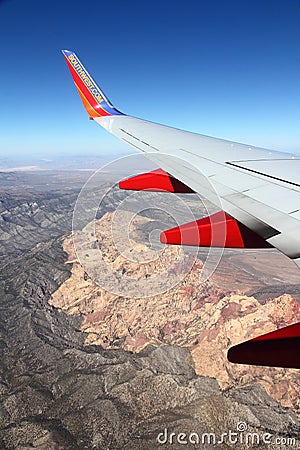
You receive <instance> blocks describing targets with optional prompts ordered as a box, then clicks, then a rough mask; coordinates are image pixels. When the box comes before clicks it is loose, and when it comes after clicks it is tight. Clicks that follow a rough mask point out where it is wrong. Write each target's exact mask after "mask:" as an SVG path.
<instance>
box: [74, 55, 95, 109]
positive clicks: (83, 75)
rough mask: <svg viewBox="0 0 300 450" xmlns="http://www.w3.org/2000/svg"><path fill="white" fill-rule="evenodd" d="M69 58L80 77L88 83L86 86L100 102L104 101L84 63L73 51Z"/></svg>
mask: <svg viewBox="0 0 300 450" xmlns="http://www.w3.org/2000/svg"><path fill="white" fill-rule="evenodd" d="M68 60H69V61H70V63H71V64H72V66H73V67H74V69H75V70H76V72H77V73H78V75H79V76H80V78H81V79H82V81H83V82H84V84H85V85H86V87H87V88H88V89H89V90H90V92H91V93H92V95H93V97H94V98H95V99H96V100H97V101H98V103H102V102H103V98H102V97H101V94H100V93H99V91H98V89H97V88H96V87H95V86H94V84H93V83H92V81H91V79H90V77H89V76H88V75H87V73H86V71H85V70H84V68H83V67H82V65H81V64H80V62H79V61H78V59H77V58H76V56H75V55H74V54H73V53H71V54H70V55H69V56H68Z"/></svg>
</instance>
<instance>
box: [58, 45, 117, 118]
mask: <svg viewBox="0 0 300 450" xmlns="http://www.w3.org/2000/svg"><path fill="white" fill-rule="evenodd" d="M62 53H63V55H64V57H65V59H66V62H67V65H68V67H69V70H70V72H71V75H72V77H73V80H74V83H75V86H76V88H77V90H78V93H79V95H80V98H81V100H82V103H83V106H84V107H85V109H86V111H87V113H88V115H89V116H90V119H94V117H102V116H116V115H118V116H119V115H123V114H122V113H121V112H120V111H118V110H117V109H116V108H114V107H113V105H112V104H111V103H110V101H109V100H108V98H107V97H106V96H105V95H104V93H103V92H102V91H101V89H100V88H99V87H98V86H97V84H96V83H95V81H94V80H93V78H92V77H91V76H90V74H89V73H88V71H87V70H86V69H85V67H84V66H83V65H82V63H81V61H80V60H79V58H78V57H77V56H76V54H75V53H74V52H71V51H69V50H62Z"/></svg>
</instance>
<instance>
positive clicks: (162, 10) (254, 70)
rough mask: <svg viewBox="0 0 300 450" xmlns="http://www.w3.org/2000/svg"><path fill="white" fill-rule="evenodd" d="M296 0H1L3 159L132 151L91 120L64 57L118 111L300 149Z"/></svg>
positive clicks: (0, 142) (0, 144) (299, 35)
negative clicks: (71, 58)
mask: <svg viewBox="0 0 300 450" xmlns="http://www.w3.org/2000/svg"><path fill="white" fill-rule="evenodd" d="M299 23H300V1H298V0H284V1H283V0H280V1H279V0H260V1H257V0H252V1H243V0H239V1H234V0H227V1H216V0H211V1H201V0H198V1H188V0H187V1H185V2H182V1H181V2H178V3H177V2H174V1H168V0H166V1H156V0H153V1H151V2H140V1H139V2H134V1H130V0H128V1H119V0H114V1H111V2H109V1H107V2H102V1H101V2H100V1H89V2H76V1H72V2H71V1H63V0H61V1H57V0H53V1H51V2H50V1H48V2H47V1H45V2H41V1H35V0H27V1H24V0H6V1H5V0H4V1H1V0H0V50H1V63H2V64H1V71H0V81H1V83H0V99H1V108H0V156H3V155H4V156H6V155H24V154H26V155H29V156H30V155H40V156H41V157H52V156H59V155H73V154H74V155H79V154H89V155H90V154H96V153H97V154H101V153H109V152H120V153H122V152H127V147H126V146H125V145H123V144H121V143H119V142H118V141H117V140H116V139H115V138H114V137H112V136H110V135H109V134H108V133H107V132H105V130H103V129H102V128H101V127H99V126H98V125H97V124H96V123H93V122H92V121H89V120H88V117H87V115H86V113H85V111H84V109H83V107H82V105H81V102H80V99H79V97H78V95H77V92H76V91H75V87H74V85H73V82H72V80H71V77H70V74H69V72H68V69H67V67H66V64H65V61H64V59H63V56H62V55H61V53H60V50H61V49H69V50H74V51H75V52H76V53H77V54H78V56H79V57H80V58H81V59H82V61H83V63H84V64H85V66H86V67H87V69H88V70H89V72H90V73H91V74H92V76H93V77H94V78H95V79H96V81H97V82H98V84H99V85H100V87H101V88H102V89H103V90H104V92H105V93H106V95H107V96H108V97H109V98H110V100H111V101H112V102H113V104H114V105H115V106H116V107H117V108H118V109H120V110H121V111H123V112H125V113H128V114H131V115H135V116H138V117H142V118H145V119H148V120H152V121H155V122H159V123H164V124H167V125H171V126H174V127H179V128H183V129H187V130H191V131H195V132H199V133H203V134H208V135H212V136H216V137H222V138H225V139H231V140H235V141H239V142H245V143H249V144H252V145H260V146H264V147H268V148H274V149H278V150H287V151H299V152H300V27H299Z"/></svg>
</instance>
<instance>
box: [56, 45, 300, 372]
mask: <svg viewBox="0 0 300 450" xmlns="http://www.w3.org/2000/svg"><path fill="white" fill-rule="evenodd" d="M63 55H64V57H65V59H66V62H67V65H68V67H69V69H70V72H71V75H72V77H73V80H74V82H75V85H76V87H77V90H78V92H79V95H80V97H81V100H82V102H83V105H84V107H85V109H86V111H87V113H88V114H89V116H90V118H91V119H93V120H95V121H96V122H97V123H99V124H100V125H101V126H102V127H104V128H105V129H106V130H107V131H109V132H110V133H112V134H113V135H115V136H116V137H117V138H119V139H120V140H122V141H123V142H126V143H127V144H128V145H130V146H131V147H132V148H134V149H137V150H139V151H141V152H143V153H144V154H145V155H146V156H147V157H148V158H149V159H151V160H152V161H153V162H154V163H156V164H157V165H158V166H159V167H160V168H161V169H159V170H156V171H153V172H150V173H148V174H144V175H138V176H135V177H133V178H131V179H128V180H125V181H123V182H121V183H120V187H121V188H127V189H136V190H144V189H148V190H169V191H172V192H197V193H199V194H201V195H203V196H204V197H206V198H207V199H208V200H210V201H211V202H212V203H214V204H216V205H217V206H218V207H220V213H217V214H214V215H213V216H210V217H207V218H202V219H199V220H198V221H196V222H191V223H188V224H185V225H182V226H180V227H176V228H173V229H171V230H166V231H165V232H164V233H162V235H161V241H162V242H165V243H173V244H183V245H184V244H186V245H200V246H202V245H203V246H211V245H212V246H225V247H239V248H258V247H276V248H277V249H278V250H280V251H281V252H282V253H284V254H285V255H287V256H288V257H289V258H291V259H292V260H293V261H294V262H295V263H296V264H297V265H298V266H299V267H300V233H299V232H298V231H299V224H300V177H299V173H300V158H299V157H297V156H295V155H292V154H288V153H282V152H277V151H273V150H267V149H263V148H257V147H253V146H250V145H245V144H240V143H236V142H231V141H226V140H223V139H217V138H213V137H209V136H204V135H199V134H196V133H191V132H188V131H183V130H179V129H176V128H172V127H168V126H164V125H160V124H157V123H153V122H149V121H146V120H142V119H138V118H135V117H131V116H127V115H125V114H123V113H121V112H120V111H118V110H117V109H116V108H114V106H113V105H112V104H111V103H110V101H109V100H108V99H107V97H106V96H105V94H104V93H103V92H102V91H101V89H100V88H99V87H98V86H97V84H96V83H95V81H94V80H93V79H92V77H91V76H90V75H89V73H88V72H87V70H86V69H85V68H84V66H83V65H82V63H81V62H80V60H79V58H78V57H77V56H76V54H75V53H74V52H72V51H68V50H63ZM224 226H225V229H226V236H225V238H224V237H223V236H222V232H221V231H220V230H223V229H224ZM297 330H298V332H299V336H300V323H299V324H298V327H297ZM298 350H300V349H299V347H298ZM299 353H300V351H299V352H298V354H299ZM297 364H298V366H299V367H300V362H299V356H298V363H297Z"/></svg>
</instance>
